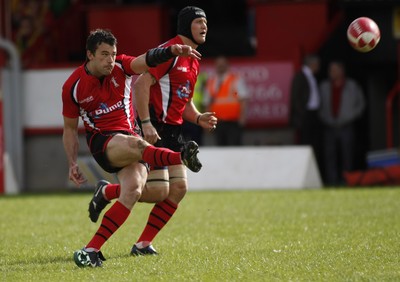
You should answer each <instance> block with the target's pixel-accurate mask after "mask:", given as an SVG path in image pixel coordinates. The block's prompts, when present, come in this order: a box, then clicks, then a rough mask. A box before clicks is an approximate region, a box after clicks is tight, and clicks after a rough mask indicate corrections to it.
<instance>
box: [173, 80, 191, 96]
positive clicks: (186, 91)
mask: <svg viewBox="0 0 400 282" xmlns="http://www.w3.org/2000/svg"><path fill="white" fill-rule="evenodd" d="M176 92H177V94H178V97H179V99H185V98H189V96H190V93H192V90H191V89H190V82H189V80H187V81H186V84H181V85H179V87H178V89H177V90H176Z"/></svg>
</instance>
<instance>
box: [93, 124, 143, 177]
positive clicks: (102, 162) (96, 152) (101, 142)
mask: <svg viewBox="0 0 400 282" xmlns="http://www.w3.org/2000/svg"><path fill="white" fill-rule="evenodd" d="M119 133H120V134H124V135H132V136H136V137H140V138H141V136H140V135H139V134H137V133H130V132H127V131H107V132H98V131H93V132H87V133H86V142H87V144H88V146H89V150H90V153H91V154H92V156H93V158H94V159H95V160H96V162H97V163H98V164H99V166H100V167H101V168H102V169H104V170H105V171H107V172H109V173H116V172H118V171H120V170H121V169H122V168H123V167H115V166H112V165H111V164H110V161H109V160H108V158H107V154H106V148H107V144H108V142H109V141H110V140H111V138H112V137H113V136H114V135H116V134H119ZM139 162H140V163H142V164H143V165H144V166H146V168H147V169H148V165H147V163H145V162H143V161H139Z"/></svg>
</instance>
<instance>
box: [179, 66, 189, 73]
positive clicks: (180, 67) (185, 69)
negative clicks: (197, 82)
mask: <svg viewBox="0 0 400 282" xmlns="http://www.w3.org/2000/svg"><path fill="white" fill-rule="evenodd" d="M176 69H177V70H180V71H182V72H188V69H187V67H183V66H179V67H177V68H176Z"/></svg>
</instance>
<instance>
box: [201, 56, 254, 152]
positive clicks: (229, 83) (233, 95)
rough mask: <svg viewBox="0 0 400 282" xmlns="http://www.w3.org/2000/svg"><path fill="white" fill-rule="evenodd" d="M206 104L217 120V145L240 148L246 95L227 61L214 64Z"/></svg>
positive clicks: (224, 58)
mask: <svg viewBox="0 0 400 282" xmlns="http://www.w3.org/2000/svg"><path fill="white" fill-rule="evenodd" d="M206 89H207V91H206V93H207V94H206V104H207V105H208V110H209V111H210V112H215V113H216V115H217V117H218V128H217V129H216V131H215V133H216V138H217V145H219V146H239V145H242V135H243V127H244V125H245V123H246V113H247V100H248V98H249V96H248V91H247V87H246V84H245V82H244V80H243V79H242V78H241V77H240V75H239V74H237V73H234V72H232V71H231V70H230V69H229V62H228V60H227V58H226V57H223V56H220V57H218V58H216V60H215V74H214V75H211V76H210V77H209V79H208V80H207V88H206Z"/></svg>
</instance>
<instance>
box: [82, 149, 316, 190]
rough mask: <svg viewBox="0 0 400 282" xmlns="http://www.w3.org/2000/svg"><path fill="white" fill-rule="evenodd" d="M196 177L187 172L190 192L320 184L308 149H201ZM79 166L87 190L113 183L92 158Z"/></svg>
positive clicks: (84, 159)
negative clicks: (199, 168) (107, 182)
mask: <svg viewBox="0 0 400 282" xmlns="http://www.w3.org/2000/svg"><path fill="white" fill-rule="evenodd" d="M199 158H200V159H201V162H202V163H203V168H202V169H201V171H200V172H199V173H193V172H191V171H188V181H189V187H190V189H191V190H235V189H240V190H246V189H309V188H321V187H322V182H321V178H320V173H319V170H318V167H317V165H316V161H315V157H314V154H313V152H312V150H311V148H310V147H309V146H272V147H270V146H263V147H261V146H260V147H247V146H244V147H224V148H221V147H203V148H201V149H200V154H199ZM78 164H79V166H80V168H81V169H82V172H84V174H85V175H86V177H87V179H88V182H87V184H86V185H87V186H88V187H94V186H95V185H96V182H97V181H98V180H99V179H107V180H109V181H111V182H114V183H116V181H117V180H116V178H115V176H114V175H110V174H108V173H106V172H104V171H103V170H102V169H101V168H100V167H99V166H98V165H97V163H96V162H95V161H94V159H93V158H92V157H91V156H81V157H79V159H78Z"/></svg>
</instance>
